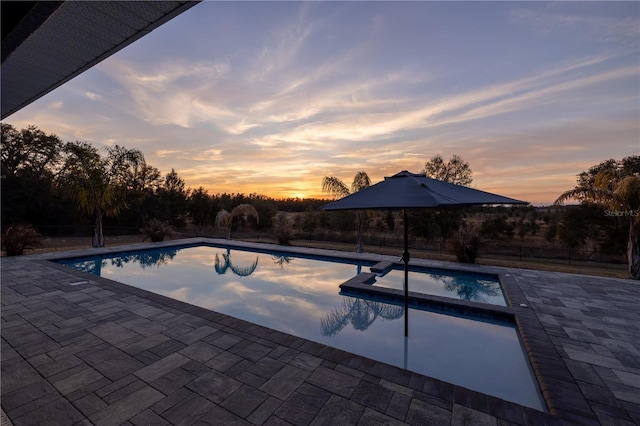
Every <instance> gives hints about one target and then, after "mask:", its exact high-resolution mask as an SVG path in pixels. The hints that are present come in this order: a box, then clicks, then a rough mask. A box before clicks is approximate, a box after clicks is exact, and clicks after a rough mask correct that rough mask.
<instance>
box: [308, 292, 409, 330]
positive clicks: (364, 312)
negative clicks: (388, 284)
mask: <svg viewBox="0 0 640 426" xmlns="http://www.w3.org/2000/svg"><path fill="white" fill-rule="evenodd" d="M403 312H404V309H403V308H402V306H395V305H389V304H387V303H381V302H375V301H373V300H365V299H360V298H352V297H349V298H345V299H343V300H342V306H338V307H336V308H334V309H333V310H332V311H331V313H329V314H327V316H325V317H324V318H322V319H321V320H320V327H321V328H322V335H323V336H334V335H336V333H338V332H339V331H340V330H342V329H343V328H344V327H345V326H346V325H347V324H349V323H351V325H352V326H353V328H355V329H356V330H359V331H364V330H366V329H367V328H369V326H370V325H371V324H373V322H374V321H375V320H376V319H378V317H380V318H383V319H386V320H395V319H398V318H400V317H401V316H402V313H403Z"/></svg>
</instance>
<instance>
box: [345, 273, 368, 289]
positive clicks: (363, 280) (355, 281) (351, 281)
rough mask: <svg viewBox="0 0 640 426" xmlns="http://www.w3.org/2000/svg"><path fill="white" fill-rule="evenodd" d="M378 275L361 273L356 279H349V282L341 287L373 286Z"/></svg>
mask: <svg viewBox="0 0 640 426" xmlns="http://www.w3.org/2000/svg"><path fill="white" fill-rule="evenodd" d="M376 276H377V275H376V274H374V273H373V272H360V273H359V274H358V275H356V276H355V277H353V278H351V279H348V280H347V281H345V282H343V283H342V284H340V287H342V286H343V285H346V286H350V285H353V284H367V285H371V284H373V283H374V282H375V281H376Z"/></svg>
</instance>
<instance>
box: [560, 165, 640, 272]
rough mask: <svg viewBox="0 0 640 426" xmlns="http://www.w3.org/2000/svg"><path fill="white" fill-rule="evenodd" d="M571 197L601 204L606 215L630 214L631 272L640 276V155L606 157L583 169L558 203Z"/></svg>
mask: <svg viewBox="0 0 640 426" xmlns="http://www.w3.org/2000/svg"><path fill="white" fill-rule="evenodd" d="M568 200H578V201H580V202H581V204H587V205H589V204H598V205H601V206H603V207H604V208H605V209H606V210H605V216H610V217H626V218H628V221H629V228H628V229H629V232H628V239H627V263H628V269H629V275H630V276H631V278H632V279H634V280H640V156H638V155H635V156H629V157H626V158H624V159H622V160H621V161H616V160H613V159H611V160H606V161H603V162H601V163H600V164H597V165H595V166H593V167H591V168H590V169H589V170H588V171H583V172H582V173H580V174H579V175H578V179H577V185H576V186H575V188H573V189H571V190H569V191H566V192H564V193H563V194H561V195H560V196H559V197H558V199H557V200H556V201H555V204H562V203H564V202H566V201H568Z"/></svg>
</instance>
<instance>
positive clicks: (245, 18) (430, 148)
mask: <svg viewBox="0 0 640 426" xmlns="http://www.w3.org/2000/svg"><path fill="white" fill-rule="evenodd" d="M639 117H640V4H639V3H637V2H560V3H543V2H393V3H391V2H322V3H321V2H305V3H298V2H203V3H200V4H198V5H196V6H195V7H193V8H191V9H190V10H188V11H187V12H185V13H183V14H182V15H180V16H178V17H177V18H175V19H173V20H172V21H170V22H168V23H167V24H165V25H163V26H161V27H160V28H158V29H156V30H155V31H153V32H152V33H151V34H149V35H147V36H145V37H143V38H142V39H140V40H139V41H137V42H135V43H133V44H132V45H130V46H128V47H126V48H125V49H123V50H121V51H120V52H118V53H116V54H115V55H113V56H111V57H110V58H108V59H107V60H105V61H103V62H101V63H100V64H98V65H97V66H95V67H93V68H92V69H90V70H89V71H86V72H85V73H83V74H81V75H80V76H79V77H76V78H75V79H73V80H71V81H70V82H68V83H66V84H64V85H63V86H61V87H59V88H57V89H56V90H54V91H52V92H51V93H49V94H47V95H46V96H44V97H42V98H41V99H39V100H38V101H36V102H34V103H32V104H31V105H29V106H27V107H26V108H24V109H23V110H21V111H19V112H17V113H15V114H13V115H11V116H9V117H8V118H7V119H6V120H4V121H5V122H6V123H10V124H12V125H13V126H15V127H17V128H23V127H26V126H27V125H28V124H34V125H36V126H38V127H39V128H40V129H42V130H43V131H45V132H47V133H55V134H57V135H58V136H60V137H61V138H62V139H63V140H66V141H73V140H83V141H88V142H91V143H93V144H95V145H102V144H107V145H112V144H119V145H123V146H125V147H127V148H137V149H140V150H141V151H142V152H143V153H144V155H145V157H146V160H147V162H148V163H149V164H151V165H153V166H155V167H157V168H159V169H160V171H161V172H162V173H163V174H165V173H167V172H169V171H170V170H171V168H175V170H176V171H177V172H178V174H179V175H180V176H181V177H182V178H184V180H185V182H186V185H187V186H189V187H191V188H197V187H199V186H203V187H205V188H206V189H207V190H208V191H209V193H210V194H215V193H222V192H235V193H238V192H243V193H246V194H249V193H258V194H264V195H268V196H273V197H295V196H298V197H323V194H322V192H321V181H322V177H323V176H328V175H331V176H337V177H339V178H341V179H343V180H344V181H345V182H346V183H348V184H350V183H351V180H352V179H353V176H354V175H355V173H356V172H357V171H360V170H364V171H366V172H367V173H368V174H369V176H370V177H371V178H372V180H373V181H374V182H377V181H379V180H381V179H382V178H383V177H384V176H389V175H392V174H395V173H397V172H399V171H401V170H409V171H412V172H419V171H420V170H421V169H422V168H423V167H424V163H425V161H428V160H429V159H430V158H431V157H432V156H433V155H435V154H440V155H442V156H443V157H445V158H449V157H450V156H452V155H454V154H458V155H460V156H462V158H463V159H465V160H466V161H468V162H469V163H470V165H471V168H472V170H473V172H474V182H473V186H474V187H476V188H479V189H483V190H486V191H490V192H496V193H499V194H501V195H506V196H510V197H514V198H518V199H523V200H527V201H529V202H531V203H534V204H549V203H552V202H553V201H554V200H555V198H556V197H557V196H558V195H559V194H560V193H561V192H563V191H565V190H567V189H571V188H572V187H573V186H574V183H575V177H576V174H578V173H580V172H581V171H583V170H585V169H587V168H588V167H590V166H592V165H594V164H597V163H599V162H601V161H603V160H606V159H609V158H615V159H621V158H623V157H625V156H628V155H640V118H639Z"/></svg>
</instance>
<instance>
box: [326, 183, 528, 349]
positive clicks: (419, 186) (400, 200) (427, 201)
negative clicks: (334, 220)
mask: <svg viewBox="0 0 640 426" xmlns="http://www.w3.org/2000/svg"><path fill="white" fill-rule="evenodd" d="M485 204H528V203H527V202H526V201H520V200H516V199H513V198H508V197H503V196H502V195H496V194H492V193H490V192H485V191H480V190H478V189H474V188H469V187H467V186H462V185H456V184H453V183H448V182H443V181H441V180H438V179H431V178H428V177H426V176H424V175H419V174H415V173H409V172H407V171H402V172H400V173H398V174H396V175H393V176H391V177H385V178H384V180H383V181H382V182H378V183H376V184H375V185H372V186H370V187H368V188H364V189H362V190H360V191H358V192H356V193H353V194H351V195H348V196H346V197H344V198H341V199H339V200H336V201H334V202H331V203H329V204H325V205H324V206H322V207H320V209H322V210H367V209H371V210H403V211H404V253H403V255H402V260H403V261H404V309H405V316H404V318H405V322H404V324H405V325H404V334H405V336H407V335H408V333H409V332H408V329H409V326H408V312H407V311H408V299H409V283H408V280H409V278H408V277H409V246H408V244H409V243H408V229H409V228H408V224H407V209H425V208H451V207H462V206H472V205H485Z"/></svg>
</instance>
